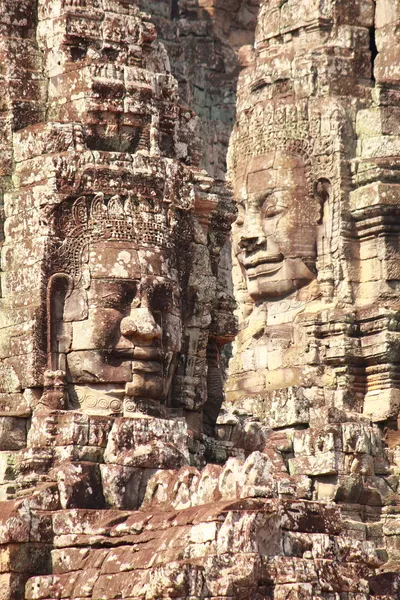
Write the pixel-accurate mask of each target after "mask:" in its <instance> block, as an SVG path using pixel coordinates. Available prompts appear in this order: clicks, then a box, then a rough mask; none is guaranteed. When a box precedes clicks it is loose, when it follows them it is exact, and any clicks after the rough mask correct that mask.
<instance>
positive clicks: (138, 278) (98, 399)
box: [66, 242, 182, 411]
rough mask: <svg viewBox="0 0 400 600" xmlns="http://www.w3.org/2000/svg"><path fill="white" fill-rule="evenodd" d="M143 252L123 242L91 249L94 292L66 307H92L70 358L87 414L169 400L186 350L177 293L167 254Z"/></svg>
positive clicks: (71, 376) (75, 330) (75, 326)
mask: <svg viewBox="0 0 400 600" xmlns="http://www.w3.org/2000/svg"><path fill="white" fill-rule="evenodd" d="M141 252H142V251H141V250H140V249H139V250H136V249H135V248H133V247H129V244H127V243H120V242H114V243H113V242H106V243H103V244H102V245H101V246H100V245H97V247H94V248H92V249H91V251H90V252H89V267H90V275H91V277H90V285H89V286H88V287H87V288H86V290H85V289H83V288H82V287H81V288H80V289H78V290H76V292H75V295H74V296H71V298H70V299H69V300H67V304H68V302H69V303H71V304H73V303H75V304H76V303H77V298H79V297H80V296H82V302H83V303H84V304H85V305H86V306H87V311H86V314H85V315H83V316H84V318H81V319H79V320H78V319H74V318H72V319H71V321H72V322H71V344H70V348H69V351H68V352H67V355H66V363H67V378H68V382H69V383H70V384H72V386H73V390H74V393H75V395H76V397H77V401H78V403H79V404H80V405H81V406H82V408H84V409H85V408H86V409H91V410H93V409H94V410H96V411H98V410H114V411H118V410H120V408H121V402H122V400H123V398H124V397H129V398H132V399H135V400H136V401H140V402H142V403H144V404H149V403H152V402H156V403H161V404H162V403H164V402H165V399H166V396H167V394H168V391H169V384H170V379H171V372H170V366H171V361H172V357H173V356H174V355H176V353H177V352H178V351H179V350H180V344H181V328H182V326H181V321H180V318H179V298H177V297H176V293H175V292H176V289H177V286H176V285H175V282H174V281H173V280H172V279H171V278H170V277H168V275H169V273H168V268H167V266H166V265H167V261H166V258H165V256H163V255H162V252H157V249H151V248H147V249H146V250H145V251H143V252H144V254H143V257H141ZM150 255H151V256H150ZM161 263H162V264H161ZM71 389H72V388H71Z"/></svg>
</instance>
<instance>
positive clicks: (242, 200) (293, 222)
mask: <svg viewBox="0 0 400 600" xmlns="http://www.w3.org/2000/svg"><path fill="white" fill-rule="evenodd" d="M236 198H237V200H238V201H239V206H238V217H237V219H236V222H235V224H234V227H233V247H234V252H235V254H236V256H237V259H238V262H239V264H240V267H241V269H242V272H243V275H244V277H245V279H246V283H247V288H248V292H249V294H250V296H251V297H252V298H253V300H255V301H262V300H269V299H276V298H284V297H285V296H288V295H290V294H291V293H293V292H294V291H296V290H297V289H299V288H301V287H303V286H305V285H307V284H308V283H309V282H310V281H312V280H313V279H314V278H315V274H314V273H313V268H314V266H315V260H316V236H317V226H318V221H319V219H320V205H319V202H318V201H317V200H316V199H314V198H313V197H310V195H309V191H308V186H307V178H306V170H305V165H304V163H303V161H302V159H301V158H300V157H297V156H295V155H291V154H285V153H283V152H281V151H276V152H271V153H268V154H266V155H264V156H260V157H256V158H253V159H251V160H250V161H249V162H248V163H247V165H246V167H245V168H244V170H243V173H242V175H241V176H240V177H239V178H238V185H237V187H236Z"/></svg>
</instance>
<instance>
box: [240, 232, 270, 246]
mask: <svg viewBox="0 0 400 600" xmlns="http://www.w3.org/2000/svg"><path fill="white" fill-rule="evenodd" d="M265 243H266V237H265V235H264V234H261V235H254V234H253V235H251V234H250V235H248V234H243V235H242V236H241V237H240V239H239V246H240V248H241V250H254V249H255V248H257V247H258V246H265Z"/></svg>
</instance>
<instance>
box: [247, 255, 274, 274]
mask: <svg viewBox="0 0 400 600" xmlns="http://www.w3.org/2000/svg"><path fill="white" fill-rule="evenodd" d="M283 262H284V258H283V255H282V254H271V255H266V254H264V255H261V256H260V255H259V256H254V257H252V258H248V259H247V260H245V261H244V267H245V269H246V273H247V276H248V277H250V278H252V277H259V276H260V275H273V274H274V273H277V272H278V271H279V269H281V268H282V266H283Z"/></svg>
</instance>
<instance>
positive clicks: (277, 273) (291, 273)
mask: <svg viewBox="0 0 400 600" xmlns="http://www.w3.org/2000/svg"><path fill="white" fill-rule="evenodd" d="M271 267H272V265H271V264H266V265H265V268H263V265H259V266H258V267H257V269H251V270H250V269H249V270H246V279H247V289H248V292H249V294H250V296H251V298H252V299H253V300H255V301H256V302H262V301H268V300H278V299H282V298H286V297H287V296H290V294H293V293H294V292H296V291H297V290H299V289H301V288H303V287H305V286H306V285H308V284H309V283H311V281H313V280H314V279H315V274H314V273H312V271H310V269H309V268H308V267H307V266H306V265H305V264H304V262H303V261H302V260H301V258H294V259H289V258H287V259H284V260H283V261H282V262H281V266H280V267H279V265H276V268H275V270H273V269H272V268H271Z"/></svg>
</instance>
